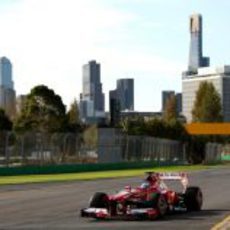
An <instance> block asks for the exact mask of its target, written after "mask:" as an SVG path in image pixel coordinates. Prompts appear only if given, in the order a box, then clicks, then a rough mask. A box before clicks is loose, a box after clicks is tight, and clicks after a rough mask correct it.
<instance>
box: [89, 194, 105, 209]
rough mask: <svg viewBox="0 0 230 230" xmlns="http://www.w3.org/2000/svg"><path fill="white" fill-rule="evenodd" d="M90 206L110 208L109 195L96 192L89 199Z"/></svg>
mask: <svg viewBox="0 0 230 230" xmlns="http://www.w3.org/2000/svg"><path fill="white" fill-rule="evenodd" d="M89 207H90V208H108V196H107V194H105V193H102V192H96V193H95V194H94V195H93V196H92V198H91V199H90V201H89Z"/></svg>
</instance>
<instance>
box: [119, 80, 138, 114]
mask: <svg viewBox="0 0 230 230" xmlns="http://www.w3.org/2000/svg"><path fill="white" fill-rule="evenodd" d="M117 97H118V99H119V101H120V109H121V110H130V111H133V110H134V79H132V78H125V79H118V80H117Z"/></svg>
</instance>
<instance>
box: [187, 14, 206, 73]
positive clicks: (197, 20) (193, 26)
mask: <svg viewBox="0 0 230 230" xmlns="http://www.w3.org/2000/svg"><path fill="white" fill-rule="evenodd" d="M190 34H191V41H190V52H189V65H188V71H189V72H192V73H195V72H197V69H198V68H199V67H207V66H209V58H208V57H203V54H202V16H201V15H200V14H193V15H192V16H191V17H190Z"/></svg>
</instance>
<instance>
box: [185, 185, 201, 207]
mask: <svg viewBox="0 0 230 230" xmlns="http://www.w3.org/2000/svg"><path fill="white" fill-rule="evenodd" d="M184 199H185V200H184V201H185V205H186V207H187V210H188V211H200V210H201V207H202V204H203V194H202V191H201V189H200V188H199V187H188V188H187V189H186V191H185V195H184Z"/></svg>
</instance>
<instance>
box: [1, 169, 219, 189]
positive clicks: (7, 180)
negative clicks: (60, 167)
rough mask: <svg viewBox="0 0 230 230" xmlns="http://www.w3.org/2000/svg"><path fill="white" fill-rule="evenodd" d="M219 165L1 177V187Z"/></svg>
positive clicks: (116, 176) (107, 177)
mask: <svg viewBox="0 0 230 230" xmlns="http://www.w3.org/2000/svg"><path fill="white" fill-rule="evenodd" d="M218 167H220V166H219V165H214V166H207V165H192V166H165V167H157V168H156V167H154V168H146V169H129V170H119V171H118V170H115V171H103V172H84V173H66V174H51V175H50V174H48V175H23V176H1V177H0V185H7V184H25V183H44V182H62V181H76V180H96V179H110V178H122V177H135V176H142V175H143V174H144V172H146V171H156V172H162V171H166V172H167V171H170V172H176V171H195V170H205V169H212V168H218Z"/></svg>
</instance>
